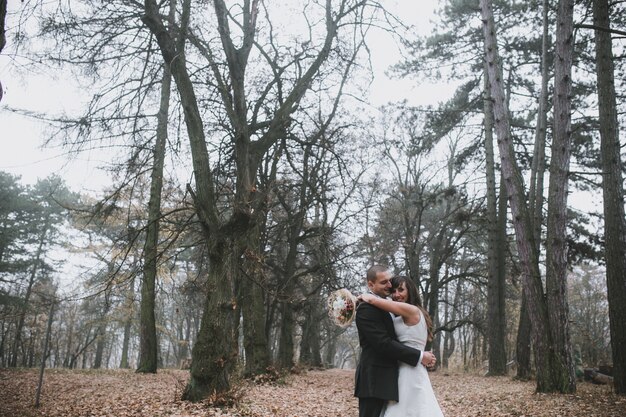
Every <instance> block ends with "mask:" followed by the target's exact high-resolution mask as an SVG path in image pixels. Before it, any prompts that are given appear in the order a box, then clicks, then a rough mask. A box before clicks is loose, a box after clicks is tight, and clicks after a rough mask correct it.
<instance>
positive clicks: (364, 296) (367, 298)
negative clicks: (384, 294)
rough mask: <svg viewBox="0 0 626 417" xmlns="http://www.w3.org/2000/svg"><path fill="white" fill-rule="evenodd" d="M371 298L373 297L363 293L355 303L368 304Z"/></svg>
mask: <svg viewBox="0 0 626 417" xmlns="http://www.w3.org/2000/svg"><path fill="white" fill-rule="evenodd" d="M373 298H374V296H373V295H372V294H368V293H363V294H360V295H359V296H358V297H357V298H356V299H357V303H358V302H366V303H370V302H371V301H372V299H373Z"/></svg>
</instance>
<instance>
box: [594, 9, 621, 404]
mask: <svg viewBox="0 0 626 417" xmlns="http://www.w3.org/2000/svg"><path fill="white" fill-rule="evenodd" d="M593 22H594V25H595V26H598V27H604V28H609V27H610V18H609V2H608V0H594V1H593ZM595 35H596V38H595V39H596V68H597V71H596V73H597V79H598V106H599V108H598V111H599V118H600V150H601V154H602V157H601V162H602V192H603V200H604V239H605V244H604V257H605V260H606V282H607V290H608V302H609V318H610V330H611V348H612V353H613V378H614V379H613V386H614V389H615V392H616V393H618V394H622V395H624V394H626V349H624V346H626V327H625V326H624V323H625V322H626V303H624V300H626V219H625V213H624V189H623V184H624V182H623V177H622V168H623V166H622V160H621V153H620V140H619V124H618V120H617V104H616V98H615V68H614V64H613V50H612V42H611V34H610V33H608V32H606V31H601V30H596V33H595Z"/></svg>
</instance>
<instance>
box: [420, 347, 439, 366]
mask: <svg viewBox="0 0 626 417" xmlns="http://www.w3.org/2000/svg"><path fill="white" fill-rule="evenodd" d="M436 363H437V358H436V357H435V355H433V353H432V352H431V351H426V352H424V353H423V354H422V365H424V366H425V367H427V368H432V367H433V366H435V364H436Z"/></svg>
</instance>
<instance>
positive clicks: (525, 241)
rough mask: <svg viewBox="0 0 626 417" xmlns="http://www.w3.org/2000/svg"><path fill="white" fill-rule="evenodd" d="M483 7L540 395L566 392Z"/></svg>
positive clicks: (487, 1) (488, 13) (487, 8)
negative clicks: (557, 374)
mask: <svg viewBox="0 0 626 417" xmlns="http://www.w3.org/2000/svg"><path fill="white" fill-rule="evenodd" d="M480 6H481V13H482V20H483V33H484V36H485V55H486V59H487V67H488V72H489V82H490V87H491V96H492V98H493V101H494V119H495V127H496V134H497V137H498V147H499V150H500V160H501V165H502V173H503V177H504V183H505V186H506V190H507V194H508V197H509V207H510V208H511V214H512V216H513V225H514V228H515V240H516V244H517V250H518V253H519V257H520V263H521V267H522V276H523V283H524V291H525V293H526V296H527V301H528V307H529V308H528V311H529V313H530V319H531V321H532V323H533V327H532V335H533V337H532V342H533V345H534V347H535V364H536V366H537V391H539V392H554V391H560V390H562V389H563V388H564V387H563V385H562V380H561V379H560V378H554V377H553V375H554V374H553V371H554V370H557V373H558V369H559V368H560V367H561V364H562V363H564V358H560V357H558V356H557V355H558V352H556V351H554V350H552V349H551V347H552V346H553V342H552V332H551V330H550V321H549V316H548V306H547V304H546V301H545V299H544V294H543V286H542V281H541V273H540V270H539V260H538V258H537V253H536V251H535V247H536V246H535V241H534V236H533V230H532V222H531V215H530V210H529V208H528V206H527V204H526V193H525V188H524V180H523V177H522V173H521V170H520V168H519V166H518V165H517V162H516V159H515V150H514V144H513V138H512V136H511V124H510V118H509V114H508V108H507V106H506V101H505V100H506V99H505V95H504V86H503V82H502V68H501V64H500V59H499V57H498V47H497V45H498V44H497V42H496V29H495V23H494V17H493V6H492V3H491V0H480Z"/></svg>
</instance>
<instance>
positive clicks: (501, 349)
mask: <svg viewBox="0 0 626 417" xmlns="http://www.w3.org/2000/svg"><path fill="white" fill-rule="evenodd" d="M485 65H486V64H485ZM484 84H485V87H484V94H485V100H484V113H485V115H484V119H485V121H484V124H485V167H486V178H487V240H488V243H487V245H488V249H487V253H488V254H487V263H488V271H489V284H488V285H489V286H488V289H487V320H488V323H489V326H488V328H487V336H488V342H489V372H488V375H492V376H495V375H505V374H506V351H505V340H504V338H505V326H506V320H505V305H504V290H505V285H504V284H505V283H504V274H503V273H501V271H500V262H499V255H501V253H500V252H499V251H498V247H499V245H498V243H502V242H499V240H498V226H499V224H500V222H499V221H498V207H497V196H496V175H495V160H494V151H493V102H492V101H491V94H489V74H488V73H487V69H486V68H485V74H484Z"/></svg>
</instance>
